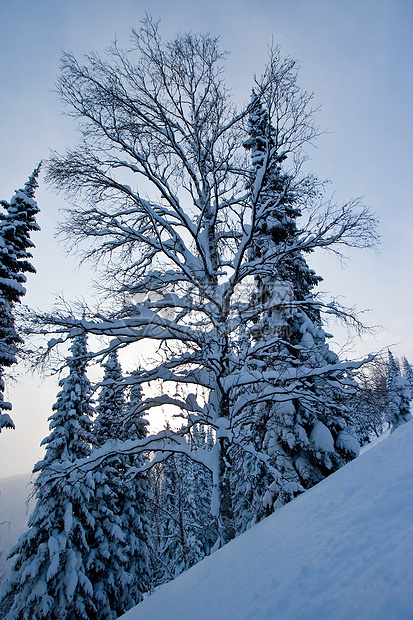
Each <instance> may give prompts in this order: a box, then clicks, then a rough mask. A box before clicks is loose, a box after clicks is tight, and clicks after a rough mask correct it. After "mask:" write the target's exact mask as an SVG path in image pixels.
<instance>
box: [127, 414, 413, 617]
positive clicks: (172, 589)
mask: <svg viewBox="0 0 413 620" xmlns="http://www.w3.org/2000/svg"><path fill="white" fill-rule="evenodd" d="M412 445H413V423H408V424H405V425H403V426H402V427H401V428H399V429H397V430H396V431H395V432H394V433H392V434H391V435H390V436H389V437H388V438H387V439H385V440H384V441H382V442H381V443H379V444H378V445H377V446H375V447H374V448H372V449H371V450H368V451H367V452H365V453H364V454H362V455H361V456H360V457H358V458H357V459H356V460H354V461H352V462H351V463H349V464H348V465H345V466H344V467H343V468H341V469H340V470H339V471H337V472H336V473H334V474H332V475H331V476H329V477H328V478H326V479H325V480H323V481H322V482H320V483H319V484H318V485H316V486H315V487H313V488H312V489H310V490H309V491H307V492H306V493H304V494H303V495H301V496H300V497H298V498H297V499H295V500H294V501H292V502H291V503H290V504H287V505H286V506H284V507H282V508H281V509H280V510H278V511H276V512H275V514H273V515H271V516H269V517H268V518H266V519H264V520H263V521H262V522H261V523H259V524H258V525H255V526H254V527H252V528H251V529H250V530H248V531H247V532H245V533H244V534H242V535H241V536H239V537H238V538H236V539H235V540H233V541H231V542H230V543H228V544H227V545H226V546H225V547H224V548H222V549H220V550H218V551H217V552H216V553H213V554H212V555H211V556H209V557H207V558H205V559H204V560H202V561H201V562H200V563H199V564H197V565H196V566H194V567H193V568H191V569H190V570H188V571H187V572H186V573H184V574H182V575H180V576H179V577H178V578H177V579H175V580H174V581H173V582H171V583H168V584H166V585H164V586H163V587H162V588H160V589H159V590H158V591H156V592H155V593H154V594H153V595H152V596H150V597H149V598H147V599H145V600H144V601H143V602H142V603H140V604H139V605H138V606H137V607H135V608H134V609H132V610H130V611H129V612H127V613H126V614H124V616H122V618H124V620H149V619H150V620H164V619H165V618H168V620H194V619H195V618H196V620H224V619H225V620H257V619H259V620H264V619H266V618H268V619H269V618H271V619H272V620H273V619H274V618H277V620H287V619H288V620H291V619H292V618H294V619H300V620H319V619H320V618H323V619H324V620H327V619H333V618H334V620H340V619H341V620H349V619H350V618H351V619H353V618H357V619H358V620H360V619H362V618H364V619H373V618H374V620H389V618H394V619H396V618H397V620H407V619H411V618H412V617H413V456H412Z"/></svg>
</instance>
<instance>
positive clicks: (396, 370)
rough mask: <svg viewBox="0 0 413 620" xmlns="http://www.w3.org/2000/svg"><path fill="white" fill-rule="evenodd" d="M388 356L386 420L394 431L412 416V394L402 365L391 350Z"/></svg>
mask: <svg viewBox="0 0 413 620" xmlns="http://www.w3.org/2000/svg"><path fill="white" fill-rule="evenodd" d="M388 357H389V359H388V365H387V386H388V395H387V412H386V421H387V422H388V423H389V424H390V428H391V431H390V432H393V431H395V430H396V428H398V427H399V426H401V425H402V424H404V423H405V422H408V421H409V420H410V419H411V417H412V416H411V413H410V401H411V394H410V386H409V384H408V381H407V380H406V379H404V378H403V377H402V375H401V373H400V367H399V365H398V363H397V362H396V360H395V359H394V357H393V355H392V353H391V351H390V350H389V351H388Z"/></svg>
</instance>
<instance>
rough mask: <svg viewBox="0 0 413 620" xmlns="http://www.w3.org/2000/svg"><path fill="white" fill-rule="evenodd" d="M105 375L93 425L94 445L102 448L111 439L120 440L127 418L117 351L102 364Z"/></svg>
mask: <svg viewBox="0 0 413 620" xmlns="http://www.w3.org/2000/svg"><path fill="white" fill-rule="evenodd" d="M102 366H103V369H104V375H103V380H102V384H101V387H100V392H99V397H98V401H97V406H96V414H97V415H96V419H95V421H94V424H93V435H94V444H95V445H96V446H102V445H103V444H104V443H105V442H106V441H108V440H109V439H120V437H121V434H122V424H123V419H124V416H125V406H126V404H125V396H124V393H123V390H124V385H123V377H122V367H121V365H120V363H119V360H118V354H117V351H116V350H115V351H112V352H111V353H110V354H109V355H108V358H107V360H106V361H105V362H104V363H103V364H102Z"/></svg>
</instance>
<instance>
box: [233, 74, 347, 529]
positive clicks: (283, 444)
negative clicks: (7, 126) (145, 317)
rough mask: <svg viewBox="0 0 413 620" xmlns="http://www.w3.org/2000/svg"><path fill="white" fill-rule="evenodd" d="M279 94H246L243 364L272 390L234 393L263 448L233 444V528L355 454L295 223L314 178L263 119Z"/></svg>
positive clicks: (343, 391) (248, 430) (247, 432)
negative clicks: (250, 226) (250, 205)
mask: <svg viewBox="0 0 413 620" xmlns="http://www.w3.org/2000/svg"><path fill="white" fill-rule="evenodd" d="M294 89H295V86H294V85H293V87H292V89H291V90H292V93H293V92H294ZM277 97H278V96H276V99H275V101H274V100H272V99H271V98H269V97H268V96H265V95H264V96H263V97H262V99H260V98H259V97H258V95H257V94H255V93H254V94H253V97H252V110H251V113H250V116H249V137H248V140H247V141H246V142H245V143H244V146H245V147H246V148H247V149H248V150H249V151H250V153H251V160H252V168H253V170H252V176H251V185H254V184H255V182H256V179H257V176H260V193H259V196H258V197H257V207H258V208H257V212H258V213H259V217H257V220H256V225H255V231H254V235H253V237H252V241H251V244H250V248H249V260H250V261H251V262H255V261H262V269H261V270H260V272H258V273H257V274H256V275H255V276H254V290H253V292H252V294H251V299H252V302H253V305H254V309H253V312H252V313H251V320H250V324H249V336H250V340H251V346H250V347H249V350H248V354H247V363H248V366H249V367H250V368H251V369H253V373H252V376H254V374H255V372H256V371H258V372H260V373H263V372H265V373H268V374H269V375H270V374H272V377H273V379H272V380H270V383H271V385H272V386H273V388H275V390H278V393H277V392H273V391H271V392H270V393H269V394H268V393H266V392H267V390H266V388H265V386H264V385H263V384H262V382H260V383H261V385H260V384H258V385H255V386H254V385H252V384H251V385H249V386H248V393H247V394H245V393H243V392H242V391H241V394H240V396H239V402H240V405H241V407H242V408H243V409H244V415H243V416H242V417H243V418H244V421H241V424H240V429H239V432H240V433H241V434H242V435H243V437H249V439H250V441H251V443H252V444H253V445H254V447H255V448H256V449H257V450H258V451H259V452H264V453H265V454H267V455H268V457H269V459H268V461H267V464H265V463H264V462H263V461H262V460H258V459H257V458H256V457H255V456H254V454H251V453H248V452H244V453H242V452H240V450H239V448H236V450H237V453H238V454H237V457H238V458H237V459H235V460H236V461H237V462H236V463H235V464H234V473H235V476H236V477H238V483H237V487H236V490H234V494H235V498H234V508H235V511H236V513H237V514H236V522H237V529H238V530H241V531H242V530H243V529H245V527H247V526H248V523H249V522H251V521H252V522H254V521H256V520H257V519H259V518H260V516H262V515H263V514H268V513H269V512H272V510H273V509H274V508H275V507H278V506H280V505H282V504H284V503H285V502H287V501H289V500H290V499H291V498H292V497H294V496H295V495H296V494H297V493H298V492H300V491H302V490H303V489H305V488H309V487H311V486H313V485H314V484H316V483H317V482H319V481H320V480H321V479H322V478H324V477H325V476H326V475H328V474H329V473H331V472H333V471H334V470H336V469H337V468H338V467H340V466H341V465H342V464H344V463H345V462H347V461H349V460H350V459H352V458H354V457H355V456H357V454H358V444H357V440H356V439H355V438H354V437H352V434H351V432H350V430H349V426H350V420H349V412H347V413H346V407H345V401H347V400H348V393H349V391H351V390H349V388H350V387H353V391H354V387H355V383H354V379H352V378H351V376H350V375H349V370H350V369H351V366H347V367H346V365H340V360H339V358H338V356H337V355H336V354H335V353H333V352H332V351H331V350H330V348H329V346H328V343H327V336H326V334H325V332H324V330H323V325H322V319H321V310H320V309H321V306H320V304H319V303H318V301H317V299H316V296H315V294H314V292H313V291H314V287H315V286H316V285H317V284H318V283H319V281H320V280H321V279H322V278H320V277H319V276H317V275H316V274H315V272H314V271H313V270H312V269H310V268H309V266H308V264H307V261H306V259H305V256H304V255H305V253H308V252H311V251H312V250H313V246H312V245H310V247H306V244H305V243H304V244H303V243H302V242H301V236H302V231H301V230H300V229H299V227H298V223H297V221H298V218H300V216H301V215H302V211H303V208H305V206H306V201H308V200H312V199H313V198H314V197H315V196H316V195H317V193H318V192H319V186H318V184H317V183H316V182H315V181H314V180H313V179H311V178H309V177H304V178H301V179H300V178H299V177H297V175H296V174H292V173H291V169H289V168H288V167H287V168H286V170H287V171H285V170H283V162H284V161H285V160H286V159H287V154H286V152H285V147H284V145H283V141H282V136H281V139H280V135H279V134H280V130H279V124H278V123H277V124H276V125H273V124H272V122H271V118H272V117H273V118H274V117H275V118H277V116H279V115H280V114H281V113H282V111H283V104H282V102H279V101H278V100H277ZM272 106H273V107H274V108H275V109H274V111H273V113H272V109H271V108H272ZM254 371H255V372H254ZM292 378H294V382H292V381H291V379H292ZM243 401H246V402H247V403H248V404H247V405H245V404H244V402H243ZM235 409H237V406H236V407H235ZM245 414H246V415H245ZM241 420H242V418H241ZM268 464H270V465H271V466H272V468H273V471H270V470H269V469H268V467H267V465H268ZM237 470H238V471H237ZM274 473H275V476H274ZM266 489H267V492H266V493H265V490H266Z"/></svg>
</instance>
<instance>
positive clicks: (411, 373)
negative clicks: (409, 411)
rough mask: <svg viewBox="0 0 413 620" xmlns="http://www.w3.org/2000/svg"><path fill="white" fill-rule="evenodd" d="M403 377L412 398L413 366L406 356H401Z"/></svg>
mask: <svg viewBox="0 0 413 620" xmlns="http://www.w3.org/2000/svg"><path fill="white" fill-rule="evenodd" d="M403 378H404V379H406V381H407V383H408V386H409V388H410V396H411V398H412V399H413V368H412V365H411V364H410V363H409V361H408V359H407V358H406V357H403Z"/></svg>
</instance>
